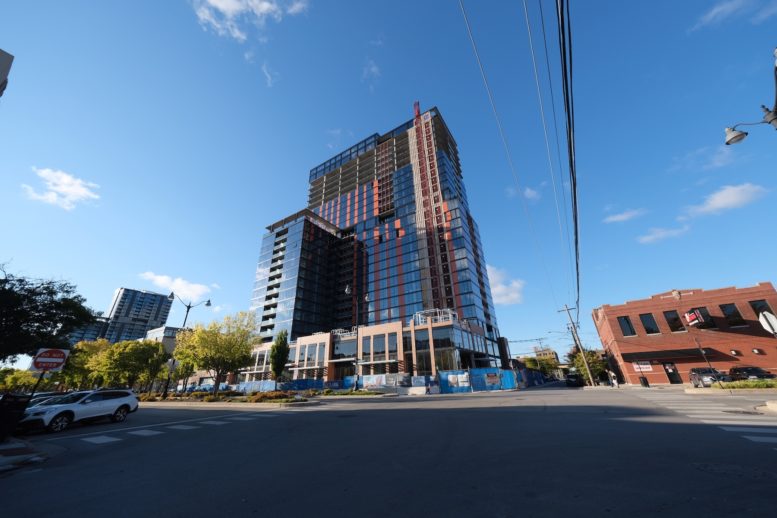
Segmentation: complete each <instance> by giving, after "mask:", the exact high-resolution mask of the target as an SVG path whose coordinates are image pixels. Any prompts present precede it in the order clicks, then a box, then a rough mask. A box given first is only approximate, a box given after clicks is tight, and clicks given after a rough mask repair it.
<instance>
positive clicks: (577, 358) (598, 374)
mask: <svg viewBox="0 0 777 518" xmlns="http://www.w3.org/2000/svg"><path fill="white" fill-rule="evenodd" d="M585 357H586V359H587V360H588V367H589V368H590V369H591V376H593V377H594V381H596V380H599V379H601V378H602V376H604V374H605V372H606V371H607V362H605V361H604V360H603V359H602V358H601V357H600V356H599V355H598V354H596V353H595V352H594V351H586V352H585ZM567 359H568V360H569V363H571V364H572V365H574V367H575V369H576V370H577V372H579V373H580V375H581V376H583V379H585V380H586V382H587V383H591V380H590V379H589V378H588V371H587V370H586V368H585V362H584V361H583V355H582V354H580V351H578V349H577V347H573V348H572V350H571V351H569V353H567ZM593 384H594V383H591V385H593Z"/></svg>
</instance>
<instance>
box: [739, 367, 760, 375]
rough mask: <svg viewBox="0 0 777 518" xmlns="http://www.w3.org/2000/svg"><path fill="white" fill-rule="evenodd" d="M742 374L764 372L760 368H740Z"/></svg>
mask: <svg viewBox="0 0 777 518" xmlns="http://www.w3.org/2000/svg"><path fill="white" fill-rule="evenodd" d="M742 372H747V373H749V374H761V373H762V372H764V370H763V369H762V368H761V367H742Z"/></svg>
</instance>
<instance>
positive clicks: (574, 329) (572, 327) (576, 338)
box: [558, 304, 594, 387]
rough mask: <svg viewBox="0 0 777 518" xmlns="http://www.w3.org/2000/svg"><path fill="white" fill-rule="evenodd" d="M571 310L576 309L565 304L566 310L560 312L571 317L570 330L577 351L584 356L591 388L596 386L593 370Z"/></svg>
mask: <svg viewBox="0 0 777 518" xmlns="http://www.w3.org/2000/svg"><path fill="white" fill-rule="evenodd" d="M570 309H576V308H570V307H567V305H566V304H564V309H560V310H558V312H559V313H561V312H562V311H566V313H567V316H568V317H569V329H570V331H572V339H573V340H574V341H575V346H576V347H577V350H578V351H580V354H582V355H583V364H585V370H586V372H587V373H588V379H589V380H590V381H591V386H592V387H593V386H594V377H593V375H591V368H590V367H589V366H588V358H587V357H586V355H585V349H583V342H581V341H580V337H579V336H577V327H576V326H575V322H574V320H572V313H570V312H569V310H570Z"/></svg>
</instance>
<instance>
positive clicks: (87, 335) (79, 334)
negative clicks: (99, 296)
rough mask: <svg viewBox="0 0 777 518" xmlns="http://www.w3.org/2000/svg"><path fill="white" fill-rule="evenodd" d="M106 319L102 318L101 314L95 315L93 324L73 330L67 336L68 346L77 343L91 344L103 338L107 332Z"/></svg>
mask: <svg viewBox="0 0 777 518" xmlns="http://www.w3.org/2000/svg"><path fill="white" fill-rule="evenodd" d="M108 322H109V320H108V318H107V317H104V316H102V312H100V313H99V314H96V315H95V317H94V322H92V323H91V324H89V325H86V326H84V327H80V328H78V329H76V330H74V331H73V332H72V333H70V334H69V335H68V341H69V342H70V345H75V344H77V343H78V342H93V341H94V340H97V339H98V338H105V332H106V331H107V330H108Z"/></svg>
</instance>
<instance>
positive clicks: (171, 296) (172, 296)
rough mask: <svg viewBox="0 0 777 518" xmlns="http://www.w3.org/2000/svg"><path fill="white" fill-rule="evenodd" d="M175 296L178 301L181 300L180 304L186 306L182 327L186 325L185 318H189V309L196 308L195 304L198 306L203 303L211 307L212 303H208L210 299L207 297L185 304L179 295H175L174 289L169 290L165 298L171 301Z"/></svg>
mask: <svg viewBox="0 0 777 518" xmlns="http://www.w3.org/2000/svg"><path fill="white" fill-rule="evenodd" d="M176 298H177V299H178V300H180V301H181V304H183V305H184V306H186V316H185V317H183V325H182V326H181V327H182V328H184V327H186V320H187V319H188V318H189V311H191V309H192V308H196V307H197V306H199V305H201V304H205V307H206V308H209V307H211V305H212V304H211V303H210V299H208V300H204V301H202V302H199V303H197V304H192V303H191V302H189V303H188V304H187V303H186V302H184V301H183V299H182V298H181V297H179V296H178V295H176V294H175V292H174V291H171V292H170V295H168V296H167V300H169V301H170V302H173V301H174V300H175V299H176Z"/></svg>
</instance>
